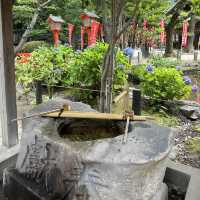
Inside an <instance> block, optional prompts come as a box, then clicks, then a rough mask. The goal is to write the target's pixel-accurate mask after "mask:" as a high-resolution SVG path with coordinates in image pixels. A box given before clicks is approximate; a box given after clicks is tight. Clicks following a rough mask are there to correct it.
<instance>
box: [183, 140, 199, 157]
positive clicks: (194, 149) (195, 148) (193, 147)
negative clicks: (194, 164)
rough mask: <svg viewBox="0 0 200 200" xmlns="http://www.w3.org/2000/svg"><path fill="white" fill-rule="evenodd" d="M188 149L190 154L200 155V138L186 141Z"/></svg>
mask: <svg viewBox="0 0 200 200" xmlns="http://www.w3.org/2000/svg"><path fill="white" fill-rule="evenodd" d="M186 148H187V150H188V151H189V152H190V153H194V154H196V153H200V137H194V138H192V139H190V140H188V141H186Z"/></svg>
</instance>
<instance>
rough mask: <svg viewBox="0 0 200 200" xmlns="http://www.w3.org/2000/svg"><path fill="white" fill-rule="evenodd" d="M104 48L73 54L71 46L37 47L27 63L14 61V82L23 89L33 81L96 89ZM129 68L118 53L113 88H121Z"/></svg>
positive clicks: (100, 72) (105, 48) (86, 94)
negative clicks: (18, 83) (15, 79)
mask: <svg viewBox="0 0 200 200" xmlns="http://www.w3.org/2000/svg"><path fill="white" fill-rule="evenodd" d="M107 48H108V45H107V44H104V43H97V45H94V46H92V47H90V48H87V49H86V50H84V51H83V52H74V51H73V49H72V48H71V47H67V46H63V45H59V47H58V48H53V47H39V48H38V49H36V50H35V51H33V52H32V55H31V57H30V59H29V62H27V63H20V62H16V77H17V81H18V82H21V83H23V84H24V86H25V87H28V86H29V85H30V83H32V82H33V81H35V80H42V81H43V82H44V83H46V84H47V85H48V86H51V85H58V84H59V85H61V86H70V85H73V86H78V87H88V88H91V89H97V90H99V89H100V85H101V84H100V82H101V74H102V64H103V59H104V55H105V53H106V51H107ZM129 68H130V65H129V63H128V59H127V57H126V56H124V55H123V53H122V52H121V51H118V52H117V62H116V68H115V70H114V89H117V88H119V87H123V85H124V83H125V82H126V80H127V75H126V73H125V71H126V70H127V69H129ZM77 91H78V92H80V91H79V90H77ZM91 94H94V93H91V92H85V93H84V94H83V99H91V98H93V95H91ZM96 94H97V93H96ZM78 96H80V95H78Z"/></svg>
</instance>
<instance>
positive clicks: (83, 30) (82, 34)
mask: <svg viewBox="0 0 200 200" xmlns="http://www.w3.org/2000/svg"><path fill="white" fill-rule="evenodd" d="M84 34H85V29H84V26H81V49H83V48H84Z"/></svg>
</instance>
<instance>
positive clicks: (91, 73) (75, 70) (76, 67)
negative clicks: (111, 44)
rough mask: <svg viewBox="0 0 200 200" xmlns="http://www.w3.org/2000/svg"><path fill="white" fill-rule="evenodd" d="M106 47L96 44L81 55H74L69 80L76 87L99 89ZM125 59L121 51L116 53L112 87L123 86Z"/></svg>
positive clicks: (125, 67) (125, 76) (126, 66)
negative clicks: (76, 85)
mask: <svg viewBox="0 0 200 200" xmlns="http://www.w3.org/2000/svg"><path fill="white" fill-rule="evenodd" d="M107 48H108V45H107V44H105V43H97V44H96V45H94V46H92V47H90V48H87V49H86V50H84V51H83V52H81V53H76V58H75V60H74V63H73V66H72V67H71V68H70V69H71V72H70V79H71V81H72V82H74V83H76V84H78V85H85V86H87V87H93V88H98V89H99V88H100V81H101V73H102V65H103V60H104V56H105V53H106V51H107ZM129 68H130V65H129V63H128V59H127V57H125V56H124V55H123V53H122V52H121V51H118V52H117V57H116V68H115V70H114V85H115V86H117V85H121V86H123V85H124V83H125V81H126V79H127V75H126V73H125V70H127V69H129Z"/></svg>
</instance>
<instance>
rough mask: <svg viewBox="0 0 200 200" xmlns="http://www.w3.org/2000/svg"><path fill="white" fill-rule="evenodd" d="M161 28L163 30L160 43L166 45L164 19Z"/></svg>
mask: <svg viewBox="0 0 200 200" xmlns="http://www.w3.org/2000/svg"><path fill="white" fill-rule="evenodd" d="M160 28H161V29H162V31H161V33H160V43H161V44H164V43H165V22H164V20H163V19H162V20H161V21H160Z"/></svg>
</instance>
